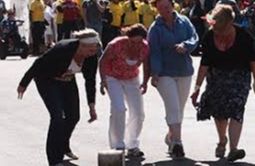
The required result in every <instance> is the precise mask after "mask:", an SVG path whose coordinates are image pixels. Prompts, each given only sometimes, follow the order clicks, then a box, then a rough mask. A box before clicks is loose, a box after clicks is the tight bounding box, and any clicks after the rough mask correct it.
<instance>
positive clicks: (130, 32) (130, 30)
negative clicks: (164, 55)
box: [122, 23, 147, 39]
mask: <svg viewBox="0 0 255 166" xmlns="http://www.w3.org/2000/svg"><path fill="white" fill-rule="evenodd" d="M122 31H123V32H124V34H125V35H127V36H128V37H135V36H142V37H143V38H144V39H145V38H146V37H147V30H146V28H145V26H144V25H142V24H140V23H137V24H134V25H131V26H129V27H126V28H123V29H122Z"/></svg>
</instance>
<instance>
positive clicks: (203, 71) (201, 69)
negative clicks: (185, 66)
mask: <svg viewBox="0 0 255 166" xmlns="http://www.w3.org/2000/svg"><path fill="white" fill-rule="evenodd" d="M207 70H208V66H203V65H200V66H199V69H198V75H197V80H196V86H199V87H201V85H202V83H203V81H204V78H205V76H206V74H207Z"/></svg>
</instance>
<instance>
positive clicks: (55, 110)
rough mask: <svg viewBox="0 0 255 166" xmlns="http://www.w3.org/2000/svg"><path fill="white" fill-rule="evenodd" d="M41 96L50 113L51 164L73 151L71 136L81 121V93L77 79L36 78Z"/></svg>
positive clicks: (47, 149) (49, 142) (49, 149)
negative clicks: (65, 80) (79, 93)
mask: <svg viewBox="0 0 255 166" xmlns="http://www.w3.org/2000/svg"><path fill="white" fill-rule="evenodd" d="M35 83H36V86H37V89H38V92H39V94H40V96H41V98H42V99H43V101H44V104H45V105H46V107H47V109H48V111H49V114H50V125H49V130H48V136H47V145H46V152H47V157H48V161H49V164H50V165H54V164H57V163H60V162H62V161H63V158H64V154H65V153H68V152H71V149H70V142H69V140H70V137H71V134H72V132H73V130H74V128H75V125H76V124H77V122H78V121H79V118H80V113H79V112H80V111H79V95H78V88H77V84H76V81H75V79H73V80H72V81H70V82H63V81H57V80H54V79H38V78H36V79H35Z"/></svg>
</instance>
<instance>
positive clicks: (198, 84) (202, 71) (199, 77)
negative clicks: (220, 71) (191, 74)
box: [191, 65, 208, 107]
mask: <svg viewBox="0 0 255 166" xmlns="http://www.w3.org/2000/svg"><path fill="white" fill-rule="evenodd" d="M207 70H208V66H203V65H200V66H199V69H198V75H197V80H196V85H195V88H194V92H193V93H192V95H191V100H192V104H193V106H194V107H197V106H198V102H197V98H198V95H199V91H200V87H201V85H202V83H203V81H204V78H205V76H206V74H207Z"/></svg>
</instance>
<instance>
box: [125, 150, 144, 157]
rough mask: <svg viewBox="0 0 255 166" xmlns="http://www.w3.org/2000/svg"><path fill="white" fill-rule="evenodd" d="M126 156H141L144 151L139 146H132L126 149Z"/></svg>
mask: <svg viewBox="0 0 255 166" xmlns="http://www.w3.org/2000/svg"><path fill="white" fill-rule="evenodd" d="M127 156H128V157H142V156H144V153H143V152H142V151H141V150H140V149H139V148H133V149H129V150H128V154H127Z"/></svg>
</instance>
